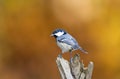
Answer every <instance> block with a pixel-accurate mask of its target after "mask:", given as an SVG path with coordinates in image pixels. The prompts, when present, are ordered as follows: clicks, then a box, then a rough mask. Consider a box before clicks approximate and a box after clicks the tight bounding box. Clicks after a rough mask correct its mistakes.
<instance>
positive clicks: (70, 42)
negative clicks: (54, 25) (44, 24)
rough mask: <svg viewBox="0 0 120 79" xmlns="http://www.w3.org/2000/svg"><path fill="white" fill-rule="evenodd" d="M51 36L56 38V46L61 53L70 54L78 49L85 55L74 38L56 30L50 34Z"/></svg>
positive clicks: (60, 30)
mask: <svg viewBox="0 0 120 79" xmlns="http://www.w3.org/2000/svg"><path fill="white" fill-rule="evenodd" d="M52 36H54V37H55V38H56V41H57V45H58V46H59V47H60V48H61V50H62V53H65V52H72V51H74V50H78V49H80V50H81V51H82V52H83V53H87V52H86V51H85V50H83V49H82V47H80V46H79V44H78V42H77V41H76V39H75V38H74V37H72V36H71V35H70V34H68V33H67V32H66V31H64V30H62V29H57V30H55V31H54V32H53V33H52Z"/></svg>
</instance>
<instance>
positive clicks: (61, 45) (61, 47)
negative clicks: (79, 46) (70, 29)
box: [57, 42, 72, 53]
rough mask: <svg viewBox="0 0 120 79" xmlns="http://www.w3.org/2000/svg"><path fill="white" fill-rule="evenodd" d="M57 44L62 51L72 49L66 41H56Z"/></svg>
mask: <svg viewBox="0 0 120 79" xmlns="http://www.w3.org/2000/svg"><path fill="white" fill-rule="evenodd" d="M57 45H58V46H59V47H60V49H61V50H62V53H65V52H69V51H70V50H71V49H72V46H70V45H68V44H66V43H60V42H57Z"/></svg>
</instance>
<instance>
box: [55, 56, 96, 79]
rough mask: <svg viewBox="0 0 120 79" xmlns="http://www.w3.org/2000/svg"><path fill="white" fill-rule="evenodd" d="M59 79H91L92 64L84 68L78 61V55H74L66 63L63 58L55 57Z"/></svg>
mask: <svg viewBox="0 0 120 79" xmlns="http://www.w3.org/2000/svg"><path fill="white" fill-rule="evenodd" d="M56 63H57V66H58V69H59V72H60V75H61V79H91V77H92V72H93V66H94V64H93V62H90V63H89V65H88V67H84V64H83V62H82V61H81V60H80V56H79V54H75V55H74V57H73V58H72V59H71V62H68V61H67V60H65V59H64V58H63V57H59V56H58V57H57V60H56Z"/></svg>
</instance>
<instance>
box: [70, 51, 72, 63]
mask: <svg viewBox="0 0 120 79" xmlns="http://www.w3.org/2000/svg"><path fill="white" fill-rule="evenodd" d="M70 63H72V50H70Z"/></svg>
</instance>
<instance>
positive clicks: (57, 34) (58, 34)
mask: <svg viewBox="0 0 120 79" xmlns="http://www.w3.org/2000/svg"><path fill="white" fill-rule="evenodd" d="M63 34H64V32H58V33H56V34H55V35H56V36H61V35H63Z"/></svg>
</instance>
